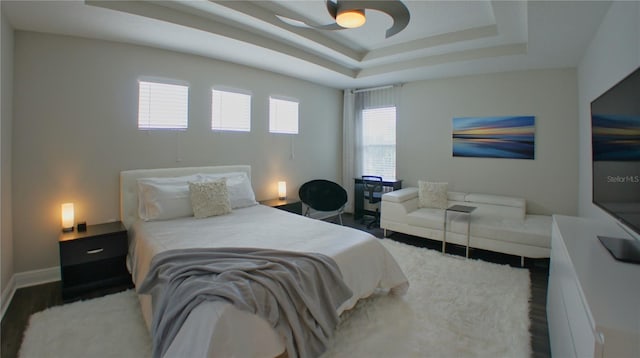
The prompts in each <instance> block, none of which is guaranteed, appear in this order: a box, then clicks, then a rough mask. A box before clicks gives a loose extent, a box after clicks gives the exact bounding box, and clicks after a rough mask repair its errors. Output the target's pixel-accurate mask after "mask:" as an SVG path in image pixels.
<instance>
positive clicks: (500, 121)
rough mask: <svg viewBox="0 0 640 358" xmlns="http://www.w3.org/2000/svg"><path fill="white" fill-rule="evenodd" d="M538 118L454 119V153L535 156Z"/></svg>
mask: <svg viewBox="0 0 640 358" xmlns="http://www.w3.org/2000/svg"><path fill="white" fill-rule="evenodd" d="M534 153H535V117H533V116H511V117H469V118H454V119H453V156H454V157H483V158H515V159H533V158H534Z"/></svg>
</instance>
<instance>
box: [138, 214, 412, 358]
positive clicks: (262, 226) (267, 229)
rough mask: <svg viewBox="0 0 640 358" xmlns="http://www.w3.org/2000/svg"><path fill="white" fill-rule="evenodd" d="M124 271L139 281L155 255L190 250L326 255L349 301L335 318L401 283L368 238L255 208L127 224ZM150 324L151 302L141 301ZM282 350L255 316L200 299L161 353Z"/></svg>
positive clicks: (266, 353)
mask: <svg viewBox="0 0 640 358" xmlns="http://www.w3.org/2000/svg"><path fill="white" fill-rule="evenodd" d="M129 234H130V246H129V257H128V262H127V263H128V266H129V269H130V271H131V274H132V277H133V281H134V283H135V284H136V286H137V285H139V284H140V283H141V282H142V280H144V278H145V276H146V274H147V272H148V270H149V265H150V263H151V259H152V258H153V256H154V255H156V254H157V253H160V252H162V251H166V250H172V249H178V248H191V247H260V248H269V249H279V250H291V251H300V252H318V253H322V254H325V255H328V256H330V257H332V258H333V259H334V260H335V261H336V263H337V264H338V266H339V268H340V270H341V272H342V275H343V278H344V281H345V283H346V284H347V285H348V286H349V288H351V290H352V291H353V292H354V296H353V297H352V298H351V299H350V300H348V301H347V302H345V303H344V304H343V305H342V306H341V307H340V309H339V310H338V313H341V312H343V311H344V310H346V309H349V308H351V307H353V306H354V305H355V303H356V302H357V301H358V299H360V298H363V297H366V296H369V295H370V294H372V293H373V292H374V291H375V290H376V289H390V290H391V291H392V293H395V294H403V293H404V292H405V291H406V290H407V288H408V282H407V279H406V277H405V275H404V273H403V272H402V270H401V269H400V267H399V266H398V264H397V263H396V262H395V260H394V258H393V257H392V256H391V255H390V254H389V252H388V251H387V250H386V249H385V248H384V246H382V244H381V243H380V242H379V241H378V240H377V239H376V238H375V237H373V236H371V235H370V234H368V233H366V232H363V231H359V230H355V229H351V228H348V227H343V226H338V225H334V224H330V223H326V222H323V221H319V220H314V219H309V218H306V217H303V216H299V215H295V214H291V213H287V212H284V211H281V210H278V209H273V208H270V207H266V206H262V205H256V206H252V207H248V208H244V209H237V210H234V211H233V212H232V213H231V214H228V215H224V216H217V217H211V218H206V219H195V218H193V217H189V218H182V219H176V220H169V221H156V222H143V221H138V222H136V223H135V224H133V226H132V227H131V229H130V231H129ZM140 302H141V306H142V311H143V316H144V318H145V321H146V323H147V327H150V323H151V317H152V315H151V302H150V298H149V296H147V295H141V296H140ZM283 351H284V344H283V342H282V340H281V338H280V337H278V336H277V335H276V334H275V331H273V329H271V327H269V326H268V325H267V324H266V322H265V321H264V320H262V319H261V318H259V317H257V316H255V315H252V314H249V313H247V312H243V311H240V310H238V309H236V308H235V307H233V306H232V305H230V304H226V303H219V302H216V303H212V302H207V303H203V304H201V305H200V306H198V307H197V308H196V309H195V310H194V311H192V313H191V315H190V316H189V318H188V319H187V321H186V322H185V324H184V325H183V327H182V329H181V331H180V333H179V334H178V336H177V337H176V339H175V340H174V342H173V344H172V346H171V348H170V349H169V351H168V352H167V356H170V357H173V356H175V357H185V356H188V357H212V356H221V357H222V356H224V357H273V356H277V355H279V354H280V353H282V352H283Z"/></svg>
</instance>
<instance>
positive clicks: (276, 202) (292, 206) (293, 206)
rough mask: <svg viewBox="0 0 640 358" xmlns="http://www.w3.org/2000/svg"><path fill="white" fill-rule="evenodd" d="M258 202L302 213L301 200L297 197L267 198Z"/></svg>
mask: <svg viewBox="0 0 640 358" xmlns="http://www.w3.org/2000/svg"><path fill="white" fill-rule="evenodd" d="M260 204H262V205H266V206H270V207H272V208H276V209H280V210H284V211H288V212H290V213H294V214H298V215H302V202H301V201H300V200H298V199H282V200H280V199H269V200H263V201H261V202H260Z"/></svg>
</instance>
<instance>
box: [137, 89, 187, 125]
mask: <svg viewBox="0 0 640 358" xmlns="http://www.w3.org/2000/svg"><path fill="white" fill-rule="evenodd" d="M139 87H140V90H139V94H138V129H186V128H187V118H188V113H189V104H188V103H189V87H188V86H184V85H177V84H169V83H160V82H147V81H139Z"/></svg>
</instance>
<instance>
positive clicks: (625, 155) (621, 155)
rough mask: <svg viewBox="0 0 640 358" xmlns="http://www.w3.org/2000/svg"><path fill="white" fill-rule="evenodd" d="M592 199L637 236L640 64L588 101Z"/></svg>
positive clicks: (639, 215)
mask: <svg viewBox="0 0 640 358" xmlns="http://www.w3.org/2000/svg"><path fill="white" fill-rule="evenodd" d="M591 144H592V158H593V160H592V164H593V203H594V204H595V205H597V206H598V207H600V208H602V209H603V210H604V211H606V212H607V213H609V214H610V215H612V216H613V217H614V218H615V219H616V220H618V221H620V222H621V223H622V224H624V226H626V227H628V228H629V229H631V230H633V231H634V232H635V233H636V236H640V68H637V69H636V70H635V71H634V72H632V73H631V74H630V75H628V76H627V77H625V78H624V79H622V80H621V81H620V82H618V83H617V84H616V85H615V86H613V87H612V88H611V89H609V90H608V91H606V92H605V93H603V94H602V95H601V96H600V97H598V98H596V99H595V100H594V101H593V102H591Z"/></svg>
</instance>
